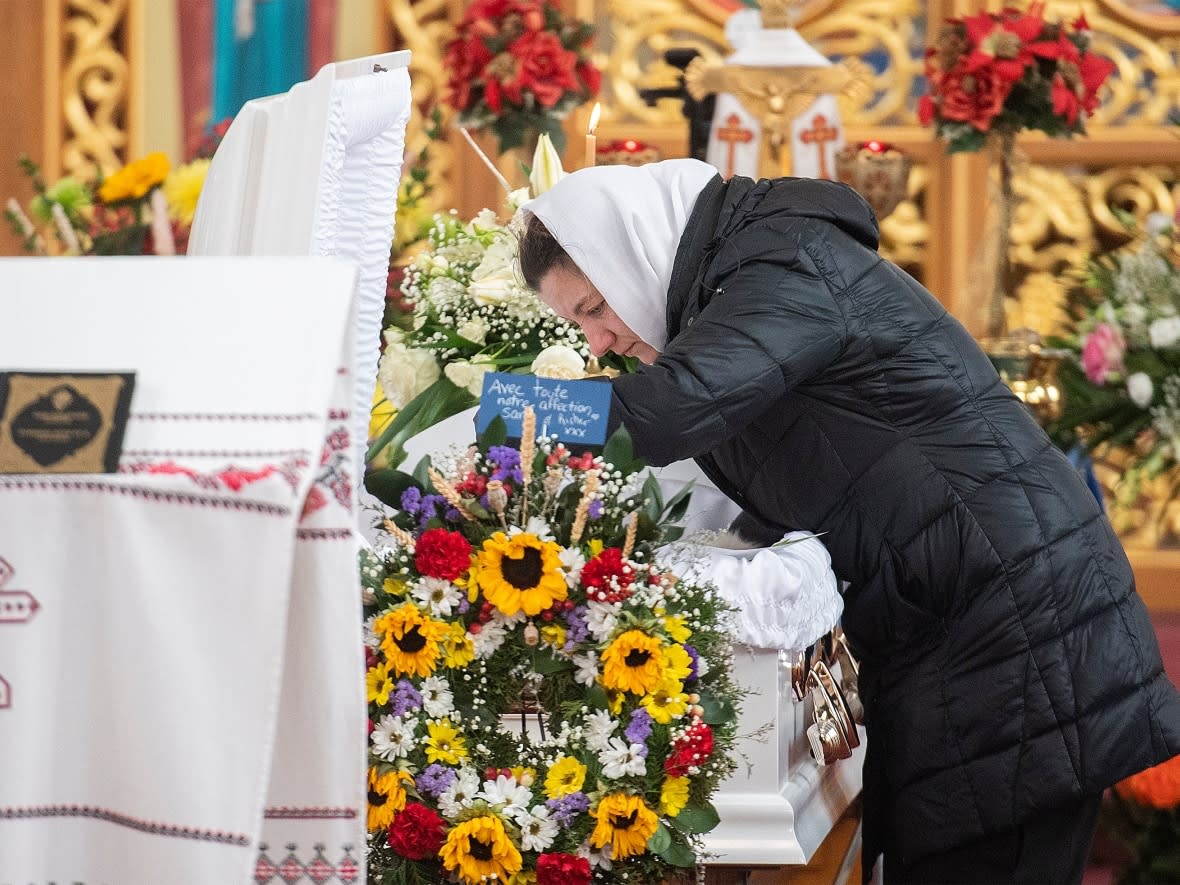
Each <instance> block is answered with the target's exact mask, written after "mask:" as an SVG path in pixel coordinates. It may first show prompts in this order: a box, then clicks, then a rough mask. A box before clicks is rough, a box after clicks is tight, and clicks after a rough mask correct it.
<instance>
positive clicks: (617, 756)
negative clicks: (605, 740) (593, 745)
mask: <svg viewBox="0 0 1180 885" xmlns="http://www.w3.org/2000/svg"><path fill="white" fill-rule="evenodd" d="M598 761H599V762H600V763H601V764H602V773H603V774H605V775H606V776H607V777H609V778H612V779H616V780H617V779H618V778H621V777H628V776H631V777H640V776H642V775H643V774H644V772H646V771H647V748H646V747H644V746H643V744H628V743H627V742H626V741H624V740H623V739H622V738H617V737H616V738H611V739H610V743H609V744H608V745H607V747H606V749H605V750H602V751H600V752H599V754H598Z"/></svg>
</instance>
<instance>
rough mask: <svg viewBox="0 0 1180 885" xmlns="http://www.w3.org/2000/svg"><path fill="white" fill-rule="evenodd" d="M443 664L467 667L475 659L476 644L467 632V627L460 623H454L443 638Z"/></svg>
mask: <svg viewBox="0 0 1180 885" xmlns="http://www.w3.org/2000/svg"><path fill="white" fill-rule="evenodd" d="M442 649H443V666H444V667H451V668H452V669H456V670H457V669H459V668H460V667H466V666H467V665H468V664H470V663H471V662H472V661H473V660H474V659H475V644H474V643H473V642H472V641H471V636H470V635H469V634H468V633H467V628H466V627H464V626H463V625H462V624H460V623H453V624H451V626H450V627H449V628H448V630H447V635H446V636H444V637H443V639H442Z"/></svg>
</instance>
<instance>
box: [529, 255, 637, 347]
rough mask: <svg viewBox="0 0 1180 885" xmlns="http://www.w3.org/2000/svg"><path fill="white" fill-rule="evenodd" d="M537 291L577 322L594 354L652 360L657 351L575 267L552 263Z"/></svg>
mask: <svg viewBox="0 0 1180 885" xmlns="http://www.w3.org/2000/svg"><path fill="white" fill-rule="evenodd" d="M538 294H539V295H540V296H541V300H542V301H544V302H545V303H546V304H547V305H549V307H551V308H552V309H553V310H554V312H555V313H557V315H558V316H560V317H562V318H563V319H566V320H569V321H570V322H572V323H577V324H578V327H579V328H580V329H581V330H582V332H583V333H584V334H585V336H586V340H587V341H588V342H589V343H590V352H591V353H593V354H594V355H595V356H602V355H603V354H604V353H606V352H607V351H608V350H609V351H611V352H612V353H617V354H619V355H620V356H633V357H636V358H638V360H639V361H640V362H641V363H654V362H655V361H656V357H657V356H659V355H660V353H659V351H658V350H656V349H655V348H654V347H652V346H651V345H650V344H648V343H647V342H646V341H644V340H643V339H642V338H640V337H639V336H638V335H636V334H635V333H634V332H632V331H631V328H630V326H628V325H627V324H626V323H624V322H623V321H622V320H621V319H619V316H618V314H616V313H615V312H614V310H613V309H612V308H611V306H610V305H609V304H607V303H606V299H605V298H603V297H602V294H601V293H600V292H599V291H598V290H597V289H595V288H594V284H593V283H591V282H590V280H588V279H587V278H586V277H585V276H584V275H583V274H581V273H579V272H578V271H574V270H570V269H569V268H566V267H563V266H562V265H558V266H556V267H554V268H553V269H552V270H551V271H549V273H547V274H545V276H543V277H542V278H541V287H540V292H539V293H538Z"/></svg>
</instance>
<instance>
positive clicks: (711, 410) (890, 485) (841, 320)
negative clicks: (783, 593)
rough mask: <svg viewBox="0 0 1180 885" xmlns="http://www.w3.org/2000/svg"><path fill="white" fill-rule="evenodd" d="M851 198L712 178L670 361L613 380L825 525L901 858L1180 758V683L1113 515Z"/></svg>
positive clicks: (667, 428)
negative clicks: (886, 256) (880, 250)
mask: <svg viewBox="0 0 1180 885" xmlns="http://www.w3.org/2000/svg"><path fill="white" fill-rule="evenodd" d="M876 247H877V225H876V221H875V219H874V218H873V215H872V212H871V210H870V209H869V207H868V206H867V205H866V204H865V203H864V201H863V200H861V199H860V197H858V196H857V195H856V194H855V193H854V192H853V191H852V190H850V189H848V188H846V187H844V186H842V185H837V184H832V183H830V182H822V181H812V180H805V179H797V180H791V179H784V180H779V181H775V182H769V181H765V180H763V181H759V182H753V181H750V180H749V179H741V178H737V179H734V180H732V181H731V182H730V183H728V184H725V183H723V182H722V181H721V179H720V178H718V179H715V180H714V181H713V182H712V183H711V184H710V185H709V186H708V187H707V188H706V189H705V191H704V192H702V194H701V196H700V197H699V198H698V200H697V203H696V206H695V208H694V210H693V214H692V218H691V220H690V222H689V225H688V228H687V230H686V232H685V234H684V238H683V239H682V241H681V243H680V247H679V251H678V253H677V256H676V263H675V269H674V271H673V275H672V282H671V286H670V288H669V300H668V336H669V342H668V345H667V347H666V348H665V350H664V351H663V353H662V354H661V356H660V358H659V360H658V361H657V362H656V363H655V364H654V365H652V366H650V367H644V368H643V369H641V370H640V371H639V372H638V373H637V374H636V375H633V376H629V377H623V378H619V379H617V380H616V381H615V382H614V391H615V403H614V407H615V409H617V410H618V415H619V416H620V417H621V419H622V421H623V423H624V424H625V425H626V426H627V428H628V429H629V431H630V432H631V434H632V436H633V437H634V440H635V443H636V448H637V451H638V452H639V453H641V454H642V455H644V456H646V457H647V458H648V459H649V461H650V462H651V463H653V464H657V465H662V464H666V463H668V462H671V461H674V460H677V459H680V458H685V457H689V456H693V457H695V458H696V459H697V461H698V463H699V464H700V465H701V467H702V468H703V469H704V470H705V472H706V473H707V474H708V475H709V476H710V477H711V478H712V479H713V480H714V481H715V482H716V483H717V485H718V486H719V487H720V488H721V489H722V490H723V491H725V492H726V493H727V494H729V495H730V496H731V497H732V498H733V499H734V500H735V501H736V502H737V503H738V504H739V505H741V506H742V508H743V509H744V510H746V511H747V512H749V513H750V514H752V515H753V516H755V517H757V518H758V519H759V520H761V521H762V522H763V523H765V524H767V525H769V526H771V527H773V528H774V529H775V530H776V531H786V530H788V529H792V528H802V529H809V530H812V531H816V532H825V533H826V534H825V535H824V536H823V541H824V543H825V544H826V545H827V547H828V549H829V550H830V552H831V555H832V562H833V564H834V567H835V570H836V573H837V575H838V576H839V577H840V578H842V579H844V580H846V581H849V582H850V587H849V589H848V591H847V592H846V595H845V613H844V619H843V624H844V627H845V630H846V631H847V633H848V634H849V636H850V638H851V639H852V641H853V644H854V647H855V649H856V651H857V652H858V653H859V654H860V656H861V658H862V669H861V692H862V696H863V700H864V705H865V710H866V719H867V722H866V724H867V728H868V734H869V740H868V747H869V749H868V752H869V757H868V762H867V764H866V771H865V775H866V777H865V803H866V815H865V826H866V831H865V838H866V852H867V854H866V856H870V857H872V856H875V852H876V851H879V850H881V848H882V845H883V842H884V841H885V840H889V841H890V842H891V844H892V848H891V850H897V851H899V852H900V856H901V858H903V859H904V860H906V861H912V860H914V859H917V858H919V857H922V856H924V855H927V854H929V853H933V852H938V851H942V850H945V849H948V848H951V847H954V846H956V845H959V844H962V843H964V842H967V841H970V840H972V839H975V838H978V837H980V836H982V835H984V834H987V833H992V832H995V831H997V830H1002V829H1008V828H1011V827H1013V826H1015V825H1017V824H1018V823H1019V822H1021V821H1022V820H1023V819H1025V818H1027V817H1029V816H1030V815H1032V814H1033V813H1034V812H1035V811H1036V810H1038V809H1043V808H1047V807H1051V806H1054V805H1058V804H1061V803H1064V802H1067V801H1069V800H1071V799H1074V798H1076V797H1079V796H1080V795H1082V794H1086V793H1089V794H1093V793H1097V792H1100V791H1101V790H1102V789H1104V788H1105V787H1107V786H1109V785H1110V784H1112V783H1113V782H1114V781H1116V780H1118V779H1120V778H1122V777H1125V776H1127V775H1130V774H1132V773H1134V772H1136V771H1139V770H1141V769H1143V768H1146V767H1148V766H1150V765H1153V764H1155V763H1158V762H1161V761H1163V760H1165V759H1167V758H1169V757H1171V756H1172V755H1174V754H1176V753H1180V698H1178V697H1177V693H1176V691H1175V689H1174V688H1173V687H1172V685H1171V683H1170V682H1169V681H1168V680H1167V678H1166V677H1165V676H1164V673H1163V666H1162V663H1161V660H1160V653H1159V648H1158V646H1157V643H1156V639H1155V635H1154V632H1153V630H1152V626H1151V622H1150V620H1149V618H1148V614H1147V611H1146V609H1145V607H1144V605H1143V603H1142V601H1141V600H1140V599H1139V597H1138V595H1137V594H1136V593H1135V589H1134V580H1133V576H1132V573H1131V569H1130V567H1129V565H1128V563H1127V559H1126V557H1125V556H1124V554H1123V551H1122V549H1121V547H1120V544H1119V542H1118V540H1117V538H1116V537H1115V535H1114V534H1113V533H1112V531H1111V528H1110V525H1109V523H1108V521H1107V519H1106V518H1105V517H1104V516H1103V515H1102V513H1101V512H1100V511H1099V508H1098V507H1097V505H1096V502H1095V500H1094V498H1093V496H1092V495H1091V493H1090V492H1089V490H1088V489H1087V488H1086V487H1085V485H1084V484H1083V482H1082V481H1081V480H1080V479H1079V477H1078V475H1077V473H1076V472H1075V471H1074V470H1073V469H1072V468H1071V466H1070V465H1069V463H1068V461H1067V460H1066V458H1065V457H1064V456H1063V455H1062V454H1061V453H1060V452H1059V451H1058V450H1057V449H1056V448H1054V447H1053V445H1052V444H1051V443H1050V442H1049V440H1048V438H1047V437H1046V436H1045V434H1044V433H1042V432H1041V430H1040V428H1039V427H1038V426H1037V425H1036V423H1035V422H1034V421H1033V420H1032V418H1031V417H1030V415H1029V413H1028V412H1027V411H1026V409H1025V408H1024V407H1023V406H1022V405H1021V403H1020V402H1019V401H1017V400H1016V399H1015V398H1014V397H1013V396H1012V394H1011V393H1010V392H1009V391H1008V390H1007V388H1005V387H1004V385H1003V384H1001V383H1000V380H999V378H998V377H997V375H996V372H995V371H994V370H993V368H992V367H991V364H990V363H989V361H988V359H987V357H986V356H985V355H984V354H983V353H982V352H981V351H980V349H979V348H978V346H977V345H976V344H975V342H974V340H973V339H972V338H971V336H970V335H969V334H968V333H967V332H966V331H965V330H964V329H963V327H962V326H961V325H960V324H959V323H958V322H957V321H956V320H954V319H953V318H952V317H951V316H950V315H949V314H948V313H947V311H946V310H945V309H944V308H943V307H942V306H941V305H940V304H939V303H938V302H937V301H936V300H935V299H934V298H933V297H932V296H931V295H930V293H929V292H927V291H926V290H925V289H923V288H922V287H921V286H920V285H919V284H918V283H917V282H915V281H914V280H913V279H912V278H910V277H909V276H907V275H906V274H905V273H903V272H902V271H901V270H899V269H898V268H897V267H896V266H894V265H893V264H891V263H889V262H887V261H884V260H883V259H882V258H881V257H880V256H879V255H878V254H877V252H876Z"/></svg>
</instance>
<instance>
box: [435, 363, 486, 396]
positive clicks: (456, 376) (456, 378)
mask: <svg viewBox="0 0 1180 885" xmlns="http://www.w3.org/2000/svg"><path fill="white" fill-rule="evenodd" d="M491 369H492V365H491V363H469V362H467V360H454V361H452V362H449V363H447V364H446V366H444V367H443V372H445V373H446V376H447V378H449V379H450V381H451V383H452V384H454V385H455V386H456V387H462V388H464V389H465V390H467V392H468V393H470V394H471V395H472V396H476V397H478V396H479V395H480V394H482V393H483V376H484V375H486V374H487V373H488V372H490V371H491Z"/></svg>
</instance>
